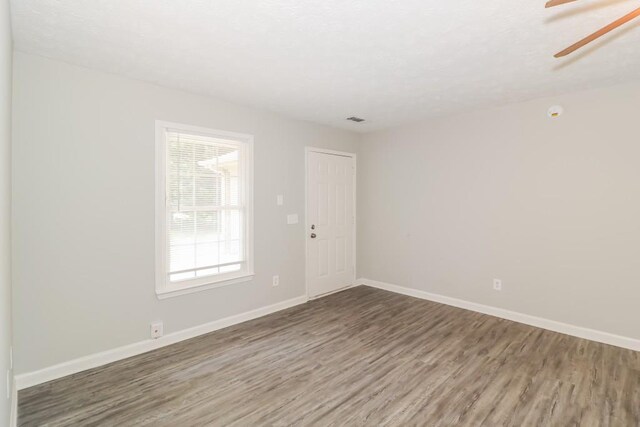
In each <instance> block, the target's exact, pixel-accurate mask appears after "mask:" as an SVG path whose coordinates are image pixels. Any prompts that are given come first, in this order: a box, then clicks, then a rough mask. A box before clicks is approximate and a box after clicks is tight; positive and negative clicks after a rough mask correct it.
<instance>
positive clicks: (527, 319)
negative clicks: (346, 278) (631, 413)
mask: <svg viewBox="0 0 640 427" xmlns="http://www.w3.org/2000/svg"><path fill="white" fill-rule="evenodd" d="M358 282H359V283H360V284H362V285H366V286H371V287H373V288H378V289H383V290H385V291H390V292H395V293H398V294H402V295H408V296H411V297H415V298H420V299H425V300H429V301H433V302H438V303H441V304H446V305H451V306H453V307H458V308H464V309H466V310H471V311H476V312H478V313H483V314H488V315H490V316H495V317H500V318H502V319H507V320H512V321H514V322H518V323H524V324H526V325H530V326H535V327H538V328H542V329H547V330H550V331H553V332H559V333H561V334H566V335H572V336H574V337H578V338H584V339H587V340H591V341H596V342H600V343H604V344H610V345H614V346H616V347H622V348H626V349H629V350H635V351H640V340H637V339H634V338H629V337H623V336H620V335H615V334H610V333H608V332H602V331H597V330H595V329H589V328H584V327H582V326H575V325H570V324H568V323H562V322H557V321H555V320H549V319H544V318H542V317H536V316H531V315H529V314H523V313H518V312H516V311H511V310H506V309H504V308H498V307H492V306H489V305H484V304H478V303H475V302H470V301H465V300H461V299H457V298H451V297H447V296H444V295H439V294H433V293H430V292H426V291H421V290H418V289H412V288H405V287H402V286H397V285H392V284H390V283H384V282H378V281H376V280H369V279H364V278H363V279H359V280H358Z"/></svg>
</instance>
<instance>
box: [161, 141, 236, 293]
mask: <svg viewBox="0 0 640 427" xmlns="http://www.w3.org/2000/svg"><path fill="white" fill-rule="evenodd" d="M166 138H167V140H166V143H167V171H166V181H167V182H166V184H167V197H166V207H167V228H168V230H167V244H168V272H167V274H168V279H169V282H180V281H185V280H190V279H197V278H201V277H206V276H213V275H218V274H223V273H230V272H234V271H239V270H241V269H242V268H243V265H244V263H245V262H246V256H245V244H244V233H245V230H244V224H245V221H244V217H245V215H246V211H245V207H246V203H245V201H244V199H243V189H244V185H245V183H244V182H242V181H243V180H242V177H243V176H245V175H244V173H243V168H244V167H246V165H245V164H244V159H243V157H244V156H243V146H242V144H241V143H238V142H236V141H231V140H225V139H220V138H213V137H210V136H202V135H198V134H189V133H185V132H181V131H175V130H170V129H167V132H166Z"/></svg>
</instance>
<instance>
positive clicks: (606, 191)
mask: <svg viewBox="0 0 640 427" xmlns="http://www.w3.org/2000/svg"><path fill="white" fill-rule="evenodd" d="M553 104H561V105H563V106H564V107H565V110H566V112H565V114H564V115H563V116H562V117H561V118H559V119H557V120H550V119H548V118H547V117H546V111H547V108H548V107H549V106H551V105H553ZM639 112H640V85H638V84H635V85H628V86H619V87H613V88H609V89H604V90H597V91H590V92H583V93H577V94H573V95H567V96H559V97H557V98H553V99H542V100H536V101H532V102H527V103H522V104H517V105H510V106H506V107H504V108H497V109H493V110H486V111H479V112H474V113H469V114H463V115H458V116H454V117H447V118H439V119H434V120H430V121H425V122H423V123H418V124H414V125H411V126H403V127H399V128H396V129H392V130H388V131H384V132H378V133H374V134H369V135H367V136H366V137H365V138H364V140H363V141H362V145H361V152H360V157H359V159H358V162H359V164H358V168H359V188H358V194H359V201H358V203H359V204H358V212H359V213H360V216H359V229H358V236H359V240H358V269H359V276H360V277H364V278H368V279H373V280H378V281H382V282H387V283H391V284H395V285H400V286H404V287H409V288H415V289H418V290H424V291H428V292H432V293H436V294H441V295H445V296H450V297H454V298H459V299H463V300H467V301H472V302H477V303H482V304H486V305H490V306H495V307H500V308H506V309H509V310H514V311H518V312H521V313H525V314H530V315H534V316H539V317H543V318H547V319H550V320H556V321H561V322H565V323H569V324H573V325H577V326H583V327H587V328H592V329H596V330H601V331H604V332H609V333H614V334H619V335H623V336H626V337H630V338H636V339H638V338H640V327H639V325H640V310H639V309H638V302H639V301H640V286H639V284H640V262H639V261H638V260H639V256H640V166H639V164H640V163H639V160H640V132H639V131H638V121H639V119H640V116H639ZM494 278H499V279H502V280H503V290H502V291H501V292H496V291H493V290H492V280H493V279H494Z"/></svg>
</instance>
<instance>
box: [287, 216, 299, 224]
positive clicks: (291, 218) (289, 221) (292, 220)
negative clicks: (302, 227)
mask: <svg viewBox="0 0 640 427" xmlns="http://www.w3.org/2000/svg"><path fill="white" fill-rule="evenodd" d="M297 223H298V214H289V215H287V224H297Z"/></svg>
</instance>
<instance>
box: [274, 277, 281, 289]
mask: <svg viewBox="0 0 640 427" xmlns="http://www.w3.org/2000/svg"><path fill="white" fill-rule="evenodd" d="M279 284H280V276H273V286H274V287H275V286H278V285H279Z"/></svg>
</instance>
